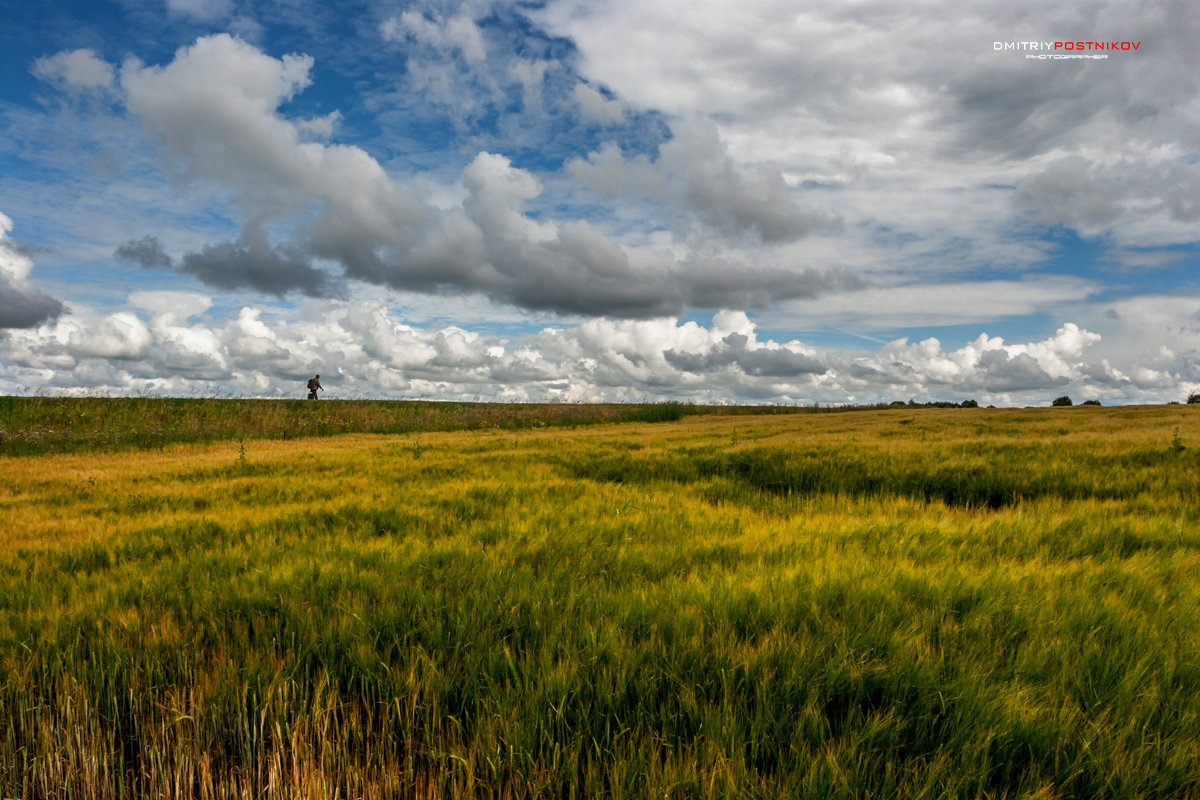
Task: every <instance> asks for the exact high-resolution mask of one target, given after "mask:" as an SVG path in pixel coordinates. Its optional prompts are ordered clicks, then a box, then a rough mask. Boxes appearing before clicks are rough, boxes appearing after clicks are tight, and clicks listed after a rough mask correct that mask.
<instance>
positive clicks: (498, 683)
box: [0, 407, 1200, 798]
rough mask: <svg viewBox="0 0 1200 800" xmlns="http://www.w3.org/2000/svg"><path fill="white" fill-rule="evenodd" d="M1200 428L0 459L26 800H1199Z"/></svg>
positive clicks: (942, 429)
mask: <svg viewBox="0 0 1200 800" xmlns="http://www.w3.org/2000/svg"><path fill="white" fill-rule="evenodd" d="M1192 411H1194V409H1187V408H1186V407H1162V408H1131V409H1097V408H1074V409H1046V410H1025V411H987V410H982V409H979V410H967V409H962V410H946V411H938V410H928V409H919V410H914V409H899V410H895V411H878V412H860V413H855V414H827V415H826V414H812V413H807V414H796V415H779V414H774V415H768V416H701V417H688V418H686V419H683V420H680V421H676V422H666V423H661V422H660V423H656V424H619V425H603V426H594V427H587V428H578V429H574V430H564V429H539V430H524V431H512V430H503V429H494V428H493V429H488V430H482V431H473V432H446V433H437V432H412V433H408V434H401V435H341V436H333V437H324V438H305V439H298V440H292V439H289V440H287V441H279V440H271V439H255V440H246V441H242V442H239V441H226V442H219V443H215V444H195V443H193V444H164V445H163V446H162V447H161V448H154V449H150V450H142V451H132V450H122V451H118V452H113V453H103V454H93V455H80V454H67V455H43V456H36V457H9V458H2V459H0V470H2V471H3V474H4V480H3V482H0V724H2V725H3V728H2V730H0V796H4V797H21V798H49V797H68V796H69V797H79V798H117V797H129V798H133V797H137V798H142V797H154V798H160V797H172V798H174V797H178V798H203V797H212V798H226V797H228V798H251V797H263V796H269V797H297V798H301V797H302V798H327V797H334V796H339V797H347V798H357V797H361V798H386V797H572V796H574V797H663V796H667V797H727V796H747V797H781V798H782V797H814V798H816V797H821V798H824V797H867V796H871V797H891V796H895V797H922V796H929V797H981V798H982V797H997V798H998V797H1039V798H1068V797H1072V798H1074V797H1078V798H1083V797H1089V798H1090V797H1164V798H1166V797H1196V796H1200V770H1197V768H1196V766H1195V765H1196V764H1198V763H1200V625H1197V622H1198V621H1200V615H1198V611H1200V609H1198V604H1200V584H1198V582H1197V574H1198V572H1197V569H1198V567H1200V559H1198V553H1200V525H1198V519H1200V470H1198V467H1200V425H1198V424H1197V421H1196V420H1197V419H1200V418H1197V417H1196V416H1195V414H1194V413H1191V412H1192Z"/></svg>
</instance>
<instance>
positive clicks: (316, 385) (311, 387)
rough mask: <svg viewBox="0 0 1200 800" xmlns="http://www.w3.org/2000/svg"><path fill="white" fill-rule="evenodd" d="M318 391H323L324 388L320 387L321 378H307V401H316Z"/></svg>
mask: <svg viewBox="0 0 1200 800" xmlns="http://www.w3.org/2000/svg"><path fill="white" fill-rule="evenodd" d="M318 389H320V390H324V389H325V387H324V386H322V385H321V376H320V375H318V376H317V377H315V378H309V379H308V399H309V400H316V399H317V390H318Z"/></svg>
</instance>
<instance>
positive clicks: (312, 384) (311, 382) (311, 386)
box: [308, 378, 317, 392]
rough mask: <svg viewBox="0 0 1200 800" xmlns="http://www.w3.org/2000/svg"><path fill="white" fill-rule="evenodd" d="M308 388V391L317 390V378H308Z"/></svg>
mask: <svg viewBox="0 0 1200 800" xmlns="http://www.w3.org/2000/svg"><path fill="white" fill-rule="evenodd" d="M308 390H309V391H310V392H315V391H316V390H317V379H316V378H309V379H308Z"/></svg>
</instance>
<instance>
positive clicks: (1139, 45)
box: [1133, 42, 1142, 50]
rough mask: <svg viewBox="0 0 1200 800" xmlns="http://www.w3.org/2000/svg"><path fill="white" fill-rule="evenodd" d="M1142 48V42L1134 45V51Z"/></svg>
mask: <svg viewBox="0 0 1200 800" xmlns="http://www.w3.org/2000/svg"><path fill="white" fill-rule="evenodd" d="M1141 46H1142V43H1141V42H1137V43H1136V44H1134V46H1133V49H1134V50H1137V49H1138V48H1139V47H1141Z"/></svg>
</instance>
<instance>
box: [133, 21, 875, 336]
mask: <svg viewBox="0 0 1200 800" xmlns="http://www.w3.org/2000/svg"><path fill="white" fill-rule="evenodd" d="M456 20H458V18H454V19H451V20H449V21H448V22H446V23H444V24H443V25H441V27H438V26H437V25H435V23H433V22H430V21H429V20H427V19H425V18H423V17H417V16H412V15H411V14H409V13H406V14H405V15H402V16H401V18H400V22H399V23H397V26H394V30H393V35H395V36H399V35H400V30H401V29H403V30H406V31H408V35H412V36H416V37H418V38H420V39H422V40H426V41H433V42H435V43H438V44H440V45H442V46H447V47H449V46H454V47H456V48H460V49H462V50H463V52H464V54H466V55H467V56H471V55H472V54H478V53H481V52H482V50H480V49H479V48H482V44H479V45H478V48H477V47H476V44H475V43H476V39H475V38H473V36H470V35H468V34H469V31H470V28H468V27H467V26H466V25H465V23H462V24H460V22H459V21H456ZM385 33H386V31H385ZM481 57H482V56H481ZM312 65H313V62H312V59H311V58H309V57H306V56H298V55H288V56H284V57H282V58H279V59H276V58H273V57H271V56H268V55H266V54H264V53H263V52H261V51H260V50H258V49H257V48H255V47H253V46H251V45H249V44H247V43H245V42H243V41H240V40H238V39H236V38H233V37H231V36H228V35H224V34H222V35H217V36H211V37H205V38H201V39H199V40H197V41H196V43H195V44H193V45H192V46H191V47H187V48H184V49H182V50H180V51H179V52H178V53H177V54H176V56H175V59H174V60H173V61H172V62H171V63H170V64H167V65H166V66H163V67H153V66H150V67H148V66H145V65H142V64H141V63H139V62H137V61H135V60H130V61H127V62H126V63H125V64H124V65H123V67H122V68H121V79H120V80H121V87H122V89H123V90H124V92H125V95H126V105H127V106H128V108H129V109H130V110H131V111H132V112H133V113H135V114H136V115H138V117H139V118H140V119H141V120H142V121H143V123H144V125H145V126H146V129H147V132H148V133H149V135H150V136H151V137H153V138H154V139H155V140H156V141H157V142H158V143H159V144H160V145H161V146H162V148H163V153H164V164H165V166H166V168H167V169H168V170H169V171H170V172H171V174H172V175H174V176H175V177H176V179H177V180H179V181H182V182H188V183H190V182H204V181H209V182H214V183H216V184H219V185H220V186H222V187H226V188H229V189H231V190H233V191H234V192H235V193H236V202H237V204H238V206H239V208H240V209H241V211H242V213H243V214H244V215H245V216H246V218H247V219H248V222H247V223H245V225H244V227H243V231H242V235H241V238H240V239H239V240H238V241H230V242H223V243H219V244H214V245H209V246H206V247H205V248H203V249H202V250H201V251H199V252H193V253H186V254H184V255H182V256H181V257H180V259H179V262H178V266H176V267H175V268H176V269H177V270H179V271H180V272H183V273H186V274H189V275H191V276H193V277H195V278H196V279H198V280H200V281H201V282H203V283H204V284H206V285H208V286H211V287H214V288H221V289H238V288H246V289H253V290H257V291H260V292H264V293H269V294H275V295H277V296H278V295H283V294H286V293H287V292H289V291H299V292H302V293H304V294H306V295H308V296H323V297H333V296H337V294H338V291H339V288H338V287H339V280H338V279H337V278H340V277H343V276H344V277H345V278H350V279H354V280H358V281H363V282H366V283H372V284H379V285H383V286H388V287H391V288H394V289H402V290H415V291H422V292H470V293H478V294H481V295H485V296H487V297H489V298H492V299H493V300H495V301H496V302H498V303H504V304H511V305H514V306H518V307H521V308H526V309H536V310H546V311H552V312H557V313H564V314H583V315H609V316H616V317H634V318H646V317H657V316H663V315H672V314H679V313H682V312H683V311H684V310H685V309H687V308H717V307H729V306H731V305H737V306H741V307H763V306H765V305H767V304H769V303H771V302H775V301H778V300H786V299H792V298H799V297H814V296H816V295H818V294H820V293H823V292H827V291H830V290H834V289H839V288H847V287H857V286H861V282H860V281H859V280H858V279H857V278H855V277H854V276H853V275H852V274H850V273H848V272H846V271H845V270H841V269H837V268H824V269H815V268H807V267H790V266H789V267H765V268H756V267H753V266H748V265H747V264H745V263H735V262H731V261H728V260H725V259H724V258H722V257H719V256H718V257H714V256H704V257H695V256H685V257H682V258H679V257H676V256H675V255H674V254H673V253H672V252H670V251H668V250H665V249H661V248H651V247H645V246H629V245H622V244H620V243H618V242H615V241H613V240H612V239H610V238H609V237H608V236H606V235H605V234H604V233H602V232H601V231H600V230H598V229H597V228H596V227H594V226H593V225H592V224H591V223H589V222H587V221H584V220H567V221H563V222H558V221H555V220H552V219H540V218H536V219H535V218H533V217H531V216H529V215H528V214H527V213H526V210H525V205H526V203H528V202H529V201H531V200H533V199H535V198H537V197H539V195H541V193H542V190H543V187H542V183H541V181H540V180H539V179H538V178H537V177H536V176H535V175H534V174H533V173H532V172H530V171H528V170H525V169H521V168H518V167H515V166H513V164H512V162H511V160H510V159H508V158H506V157H504V156H502V155H498V154H494V153H489V152H481V153H479V154H477V155H476V156H475V157H474V159H472V160H471V162H470V163H469V164H467V165H466V167H465V168H464V169H463V171H462V176H461V180H462V185H463V187H464V188H465V190H466V197H465V199H464V200H463V201H462V203H461V205H460V206H459V207H456V208H450V209H444V208H440V207H436V206H434V205H432V204H431V203H429V202H428V201H426V200H425V199H423V198H422V197H420V196H418V195H417V194H416V193H415V192H413V191H412V190H410V189H409V188H407V187H405V186H404V185H402V184H401V183H400V182H398V181H396V180H394V179H393V178H392V177H391V176H389V175H388V174H387V172H386V171H385V170H384V169H383V168H382V167H381V166H380V164H379V163H378V162H377V161H376V160H375V159H373V158H372V157H371V156H370V155H369V154H367V152H366V151H364V150H362V149H360V148H358V147H355V146H349V145H339V144H325V143H321V142H313V141H308V140H306V137H305V136H304V135H303V131H302V130H301V127H300V125H299V124H298V123H296V122H294V121H292V120H289V119H287V118H286V117H284V116H283V115H282V114H280V112H279V106H280V105H281V104H282V103H284V102H286V101H288V100H289V99H291V98H293V97H294V96H295V95H296V94H297V93H298V92H300V91H302V90H303V89H304V88H305V87H306V86H307V85H308V84H309V81H310V71H311V69H312ZM703 144H704V147H705V148H706V149H705V150H703V151H701V152H698V153H696V154H695V156H694V157H692V156H689V157H688V163H687V165H685V166H682V167H680V168H681V169H682V172H683V173H684V175H685V181H684V185H683V186H682V187H681V189H680V192H679V198H678V199H679V201H680V203H681V204H683V205H684V206H685V207H687V208H688V209H689V210H693V211H695V212H697V214H698V215H699V216H700V217H701V218H702V219H704V220H706V221H708V222H709V223H711V224H712V225H714V226H715V227H717V228H719V229H728V230H731V231H734V232H740V231H743V230H745V231H753V232H754V233H755V234H756V235H757V236H759V237H761V238H763V239H765V240H774V239H792V238H796V237H799V236H803V235H805V234H807V233H809V232H812V231H815V230H823V229H827V228H828V227H829V226H830V223H829V221H828V220H827V219H826V218H824V217H821V216H819V215H813V214H808V213H807V212H800V211H799V210H798V209H796V208H795V207H794V206H793V205H792V204H791V203H790V201H789V200H788V198H787V197H786V190H785V189H784V187H783V184H782V182H781V180H780V179H779V178H778V176H775V177H774V178H770V177H769V176H768V177H764V178H759V177H754V178H746V177H744V176H741V175H740V174H739V172H738V170H737V169H736V168H735V166H734V165H733V164H732V163H731V162H730V161H729V160H728V158H721V157H720V152H719V143H718V142H717V141H716V140H715V139H714V138H713V137H712V136H711V133H710V135H708V136H707V137H704V138H703ZM687 147H688V143H687V142H682V143H680V145H678V146H677V147H675V148H671V147H668V148H665V149H664V155H663V157H662V159H660V165H661V169H662V172H663V176H664V177H662V178H661V179H660V181H659V183H660V184H662V185H663V186H666V184H667V182H668V178H666V177H665V175H666V173H667V172H669V171H671V170H673V169H675V168H676V167H679V166H680V165H676V164H674V163H673V162H675V161H678V160H680V158H683V155H682V153H683V150H684V149H686V148H687ZM709 156H715V157H716V159H715V161H712V162H711V163H710V162H709V161H708V160H707V159H708V157H709ZM590 168H591V169H593V170H595V169H597V167H596V166H595V165H594V164H593V165H591V167H590ZM585 169H586V168H585V167H582V166H581V167H580V168H579V170H580V171H584V170H585ZM666 191H667V190H665V189H664V192H666ZM777 203H781V204H782V205H781V206H780V207H778V208H776V204H777ZM272 222H274V223H281V224H285V225H290V226H291V230H290V231H289V233H288V234H287V235H286V238H285V240H284V242H282V243H279V244H273V243H272V242H271V241H270V237H269V236H268V234H267V226H268V224H269V223H272ZM117 255H118V256H119V257H121V258H125V259H126V260H132V261H135V262H136V263H139V264H142V265H143V266H151V267H164V266H169V265H173V264H174V263H175V262H174V261H173V260H172V259H170V257H168V256H165V254H164V253H163V252H162V248H161V245H159V246H157V247H156V246H155V244H154V242H153V241H151V240H147V239H141V240H137V241H131V242H130V243H127V244H126V245H123V246H122V247H121V248H119V249H118V251H117ZM318 264H328V265H336V267H338V268H340V270H341V272H340V274H339V275H338V276H336V277H335V276H333V275H331V274H330V273H329V272H328V271H326V270H325V269H324V268H323V267H321V266H318Z"/></svg>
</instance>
